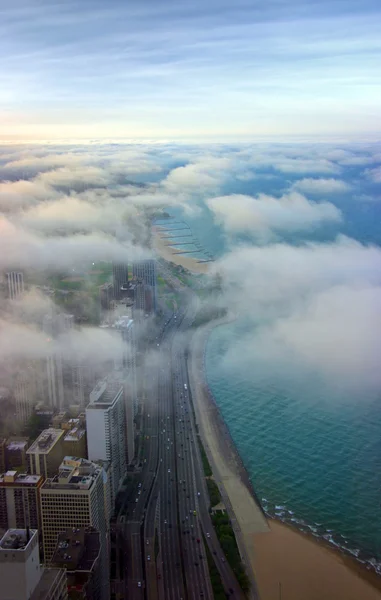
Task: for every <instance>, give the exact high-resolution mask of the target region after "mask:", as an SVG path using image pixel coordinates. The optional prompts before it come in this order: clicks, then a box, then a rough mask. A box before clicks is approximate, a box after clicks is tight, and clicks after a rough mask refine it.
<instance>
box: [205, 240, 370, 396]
mask: <svg viewBox="0 0 381 600" xmlns="http://www.w3.org/2000/svg"><path fill="white" fill-rule="evenodd" d="M215 269H216V270H217V271H219V272H221V273H222V274H223V276H224V278H223V280H224V282H225V283H224V299H225V302H226V305H227V306H228V307H229V308H230V309H231V310H232V311H233V312H234V313H237V314H239V315H242V316H244V317H245V319H246V327H245V331H244V332H241V334H240V335H239V336H236V337H234V339H233V340H232V342H231V344H230V345H229V347H228V349H227V351H226V354H225V356H224V360H223V362H222V367H221V368H223V369H239V370H242V372H245V373H246V376H247V373H248V372H250V369H252V368H253V366H255V371H256V372H260V373H261V374H262V375H263V374H264V375H265V376H269V377H270V376H271V378H272V379H274V378H275V377H282V376H284V377H288V378H290V377H293V374H295V380H300V375H301V373H304V376H305V377H306V378H307V379H308V377H309V376H313V375H318V377H320V378H323V381H325V383H326V384H327V385H329V386H331V387H333V388H339V389H345V390H346V392H347V393H348V394H349V396H351V395H352V394H353V393H358V392H359V390H361V393H362V394H366V393H368V392H369V391H373V392H374V391H376V390H379V388H380V386H381V372H380V369H379V361H378V356H379V355H380V352H381V338H380V336H379V331H380V327H381V318H380V313H379V306H380V302H381V249H380V248H378V247H372V246H364V245H362V244H360V243H358V242H355V241H354V240H350V239H348V238H344V237H341V238H339V239H338V240H337V241H336V242H335V243H332V244H306V245H304V246H300V247H293V246H290V245H287V244H275V245H270V246H266V247H257V248H241V249H237V250H235V251H233V252H232V253H230V254H228V255H227V256H225V257H223V258H222V259H221V260H220V261H219V262H218V263H217V264H216V265H215ZM248 273H249V274H250V276H248V275H247V274H248ZM250 322H251V326H250V325H249V323H250Z"/></svg>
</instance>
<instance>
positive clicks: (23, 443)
mask: <svg viewBox="0 0 381 600" xmlns="http://www.w3.org/2000/svg"><path fill="white" fill-rule="evenodd" d="M28 446H29V441H28V438H16V437H10V438H8V439H7V442H6V444H5V463H6V467H7V469H17V470H18V471H20V470H22V471H26V470H27V468H28V460H27V455H26V451H27V450H28Z"/></svg>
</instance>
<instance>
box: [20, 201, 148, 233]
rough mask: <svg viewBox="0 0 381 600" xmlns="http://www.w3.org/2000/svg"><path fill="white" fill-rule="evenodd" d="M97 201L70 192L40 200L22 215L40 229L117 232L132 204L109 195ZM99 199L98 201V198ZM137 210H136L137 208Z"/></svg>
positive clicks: (26, 223) (30, 225) (25, 221)
mask: <svg viewBox="0 0 381 600" xmlns="http://www.w3.org/2000/svg"><path fill="white" fill-rule="evenodd" d="M92 199H93V202H90V201H86V200H83V199H82V198H81V197H78V196H66V197H63V198H60V199H58V200H55V201H53V202H44V203H40V204H39V205H37V206H34V207H32V208H30V209H29V210H27V211H24V212H23V213H22V214H21V215H20V216H19V218H18V221H19V223H20V224H22V225H23V226H24V227H27V228H32V229H37V230H40V231H46V232H54V231H56V230H61V231H62V230H63V231H67V232H70V231H88V232H91V231H103V232H108V233H115V230H116V226H117V224H118V222H120V221H121V220H123V218H125V216H126V213H127V209H128V208H129V210H130V211H131V210H132V209H133V206H132V205H126V204H125V203H123V202H122V201H117V200H115V199H110V198H109V197H107V195H106V197H105V198H104V200H103V202H102V197H100V198H97V196H96V195H95V194H94V195H93V198H92ZM97 200H98V202H97ZM134 212H135V213H136V211H134Z"/></svg>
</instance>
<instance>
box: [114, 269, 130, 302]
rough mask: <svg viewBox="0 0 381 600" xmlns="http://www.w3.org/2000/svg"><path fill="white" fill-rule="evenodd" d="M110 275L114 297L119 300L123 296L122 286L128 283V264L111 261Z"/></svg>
mask: <svg viewBox="0 0 381 600" xmlns="http://www.w3.org/2000/svg"><path fill="white" fill-rule="evenodd" d="M112 277H113V283H114V298H115V300H120V298H122V297H123V291H122V287H125V288H127V285H128V264H127V263H126V262H125V263H113V265H112Z"/></svg>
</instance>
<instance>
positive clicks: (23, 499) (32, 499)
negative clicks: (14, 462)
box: [0, 471, 44, 529]
mask: <svg viewBox="0 0 381 600" xmlns="http://www.w3.org/2000/svg"><path fill="white" fill-rule="evenodd" d="M43 481H44V478H43V477H42V476H41V475H29V474H28V473H17V471H7V472H5V473H3V474H2V475H0V529H9V528H14V529H24V528H26V527H32V528H33V529H38V528H39V527H40V524H41V519H40V489H41V486H42V484H43Z"/></svg>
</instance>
